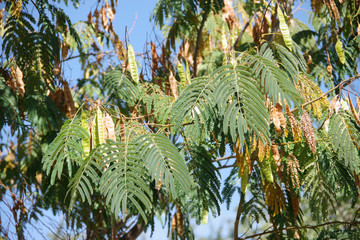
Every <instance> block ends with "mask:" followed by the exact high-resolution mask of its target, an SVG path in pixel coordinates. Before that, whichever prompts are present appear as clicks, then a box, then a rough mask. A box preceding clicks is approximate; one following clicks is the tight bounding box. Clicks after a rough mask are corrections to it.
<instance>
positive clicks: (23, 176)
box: [0, 0, 360, 239]
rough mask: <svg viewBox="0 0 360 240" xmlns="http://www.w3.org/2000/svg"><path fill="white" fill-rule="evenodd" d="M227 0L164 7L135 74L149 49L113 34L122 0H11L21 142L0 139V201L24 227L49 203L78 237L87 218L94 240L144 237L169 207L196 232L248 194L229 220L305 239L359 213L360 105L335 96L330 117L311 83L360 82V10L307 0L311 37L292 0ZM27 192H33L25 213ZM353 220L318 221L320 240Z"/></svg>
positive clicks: (9, 121) (179, 230)
mask: <svg viewBox="0 0 360 240" xmlns="http://www.w3.org/2000/svg"><path fill="white" fill-rule="evenodd" d="M72 2H73V4H75V5H78V4H79V2H78V1H77V0H73V1H72ZM230 2H232V1H223V0H212V1H207V0H185V1H180V0H176V1H170V0H159V1H158V2H157V5H156V7H155V9H154V12H153V15H152V19H153V20H154V22H155V23H156V24H158V26H159V27H160V28H161V29H162V30H163V31H164V34H165V37H166V38H167V39H166V42H164V43H162V44H157V45H162V46H163V47H162V48H161V50H162V52H161V55H160V54H159V55H157V54H158V52H159V50H160V49H156V51H155V52H154V51H153V48H152V49H151V57H152V58H151V59H150V58H147V57H146V58H144V64H143V63H142V65H143V66H145V67H147V66H151V67H150V68H151V69H145V70H144V69H143V70H144V71H143V70H142V72H141V74H140V76H139V72H138V69H137V62H140V61H139V59H137V56H139V55H136V56H135V53H134V50H133V48H132V46H131V45H129V44H125V43H122V42H121V41H120V40H119V37H118V36H117V34H116V32H115V30H114V28H113V26H114V25H113V24H114V22H112V19H113V14H114V13H115V6H116V4H115V2H114V1H105V0H104V1H100V2H99V4H98V6H99V8H100V7H101V9H97V8H98V7H96V10H94V11H91V12H90V14H89V16H88V21H87V22H84V21H80V22H78V23H75V24H72V22H71V21H70V18H69V17H68V16H67V15H66V14H65V12H64V11H63V10H61V9H60V8H58V7H56V6H55V5H53V4H50V3H49V2H48V1H46V0H40V1H36V4H35V3H34V2H32V1H11V2H10V1H6V6H5V12H4V15H3V17H2V19H0V33H3V35H2V48H3V54H2V55H1V56H0V59H1V60H4V61H3V62H2V65H1V68H0V70H1V71H0V73H1V76H0V130H1V131H3V130H4V129H5V130H6V129H7V126H11V129H10V130H9V131H10V132H11V133H9V135H15V138H14V139H16V140H17V142H16V143H13V142H12V141H10V142H9V143H8V142H6V143H3V142H1V143H0V144H1V145H0V146H1V149H0V153H1V154H4V156H3V155H0V157H1V159H0V170H1V172H2V174H1V179H0V180H1V183H2V184H5V186H7V188H4V189H2V190H1V194H2V195H1V198H2V199H3V196H5V194H6V193H10V195H11V197H12V199H13V202H14V204H15V205H14V207H12V206H10V208H9V209H10V211H12V213H13V214H12V215H13V216H14V218H17V217H18V216H19V218H18V219H16V220H19V221H14V222H16V223H19V225H18V226H17V227H16V231H17V234H18V236H22V232H21V231H23V229H24V228H25V227H24V226H25V223H26V221H27V220H29V221H30V220H31V219H32V218H34V219H37V218H38V217H39V216H40V215H41V213H42V212H41V209H49V208H51V209H52V210H53V211H54V212H56V213H58V211H61V212H63V213H64V214H65V216H66V221H67V224H68V225H67V227H69V228H71V229H72V230H75V232H76V233H78V232H80V229H81V231H83V227H84V226H85V227H86V237H87V238H89V239H92V238H104V239H110V238H114V239H115V238H116V239H130V238H132V239H134V238H136V237H137V236H138V234H140V233H141V232H142V231H143V229H144V228H145V229H146V228H147V227H149V226H151V227H153V226H154V217H155V216H162V214H163V213H165V216H166V217H165V222H163V226H165V225H167V226H168V227H169V236H171V237H172V238H174V239H175V238H182V239H193V238H195V236H193V233H192V226H191V224H190V223H191V219H192V218H194V219H195V220H196V222H197V223H201V222H203V223H206V222H207V217H208V215H209V214H210V213H211V214H212V215H213V216H218V215H220V209H221V204H222V203H226V204H227V206H228V207H229V206H230V203H231V202H232V201H233V200H234V199H233V197H234V196H239V195H240V198H241V201H240V204H239V206H238V207H239V213H241V216H237V217H238V218H239V219H238V220H240V221H235V223H237V222H241V223H243V224H246V225H247V226H250V227H251V226H253V223H254V222H256V223H258V224H262V221H265V222H267V223H270V222H271V225H272V227H271V228H272V229H268V230H267V231H269V232H271V231H273V232H271V234H270V235H268V238H269V239H272V238H275V237H278V238H281V239H282V238H284V239H285V238H296V237H295V236H296V235H299V236H298V237H299V238H306V237H308V236H307V235H308V233H309V232H310V231H307V230H306V229H307V226H305V225H304V224H306V225H307V224H308V220H307V218H309V217H310V216H311V217H312V220H314V221H316V222H319V223H323V222H324V221H328V220H331V219H332V217H333V216H332V214H334V213H335V212H336V210H338V207H339V206H341V207H344V208H348V210H350V211H351V210H354V208H355V204H356V203H357V201H358V198H359V186H360V183H359V147H360V135H359V130H360V126H359V122H360V121H359V119H358V118H359V117H358V113H357V111H358V109H351V112H350V111H348V110H346V106H345V105H346V104H345V105H344V106H343V107H342V109H341V110H338V109H337V107H338V106H337V105H336V106H335V108H336V111H335V112H336V113H333V110H334V106H333V105H334V102H332V103H331V104H329V102H328V100H327V99H326V97H323V98H321V99H320V98H318V97H319V96H321V94H322V93H321V91H320V88H318V89H317V90H318V91H317V90H316V91H315V90H314V88H316V87H317V86H316V85H315V84H313V83H311V81H315V82H317V83H321V82H324V83H325V85H326V86H327V87H333V86H335V85H336V84H339V83H340V81H343V80H344V79H345V78H347V76H355V78H356V77H358V76H357V75H355V74H357V68H358V66H357V64H358V56H359V46H360V37H359V36H357V35H356V32H357V31H358V28H359V24H358V23H359V21H360V16H359V14H358V13H359V9H360V5H359V4H358V3H357V2H356V1H348V0H345V1H341V4H340V3H338V2H336V1H335V2H336V4H332V5H331V6H330V4H325V3H323V1H312V8H313V12H312V13H311V15H310V18H311V21H312V24H313V28H311V29H314V30H309V29H310V28H309V27H308V26H306V25H305V24H303V23H301V22H300V21H299V20H296V19H291V18H293V16H292V15H290V14H289V9H291V7H292V6H291V5H292V3H290V2H289V3H286V4H285V3H284V1H280V2H274V1H271V2H269V3H265V2H261V3H258V2H256V1H252V0H248V1H234V4H235V5H234V8H232V6H230V5H226V6H224V4H225V3H230ZM330 2H331V1H330ZM332 2H334V1H332ZM65 4H66V5H67V4H68V2H67V1H65ZM224 7H225V8H224ZM283 7H284V10H285V11H284V13H283V11H282V8H283ZM30 9H32V10H31V11H32V12H31V13H30V12H29V11H30ZM33 12H34V13H35V14H33ZM286 12H287V13H286ZM239 13H241V14H239ZM285 13H286V14H287V15H288V16H284V14H285ZM254 14H255V15H256V16H255V19H256V21H255V23H254V21H251V19H252V18H253V17H252V16H253V15H254ZM270 15H271V19H270V18H268V16H270ZM277 18H278V19H279V22H278V21H277V20H276V19H277ZM247 21H249V23H248V25H245V24H240V23H246V22H247ZM100 22H101V23H100ZM277 22H278V23H279V29H278V26H277V25H278V23H277ZM99 24H101V25H102V26H101V27H100V28H99ZM242 25H244V26H246V27H245V28H244V29H243V32H240V31H241V27H240V26H242ZM279 30H280V32H281V34H282V39H281V38H278V37H277V36H276V35H279V34H278V33H279ZM251 31H252V34H249V33H248V32H251ZM270 31H271V32H270ZM269 36H276V37H274V39H273V40H271V41H268V40H269V39H270V37H269ZM237 37H238V38H239V39H238V41H236V43H237V44H235V45H236V46H234V41H235V39H236V38H237ZM255 38H258V39H255ZM293 40H294V41H293ZM110 43H111V44H112V46H111V45H110ZM125 46H128V49H125ZM152 46H154V45H152ZM112 47H114V51H111V49H110V48H112ZM107 48H109V49H107ZM178 48H179V51H178V52H177V49H178ZM105 50H106V51H105ZM108 50H110V51H108ZM239 50H241V51H239ZM67 51H70V52H71V53H70V54H67ZM126 52H127V54H126ZM74 53H76V54H78V55H76V54H74ZM113 53H115V54H116V55H112V54H113ZM104 56H105V57H106V59H105V57H104ZM144 56H145V55H144ZM146 56H147V55H146ZM77 57H79V58H78V59H79V63H81V69H82V70H83V73H84V79H80V80H78V81H76V82H72V84H74V85H72V84H71V88H72V90H71V91H70V90H69V88H68V86H67V82H70V81H69V80H66V74H65V72H66V68H65V66H66V64H67V63H68V61H70V60H74V59H77ZM305 59H306V61H305ZM108 60H109V61H108ZM119 61H120V64H119ZM147 61H151V64H149V63H148V62H147ZM195 61H196V62H195ZM114 63H116V65H118V64H119V65H118V67H116V65H115V64H114ZM174 63H177V66H176V64H174ZM14 70H16V71H18V72H19V74H20V73H21V74H20V75H21V77H20V76H18V75H16V74H14ZM170 71H171V72H172V73H173V75H174V76H175V78H176V79H174V78H171V79H169V75H170V74H169V73H170ZM149 72H151V74H148V73H149ZM191 73H192V74H193V76H200V77H198V78H194V79H191V77H190V74H191ZM150 75H151V77H149V76H150ZM351 81H352V80H351ZM349 83H350V81H349V82H342V83H341V85H338V86H337V87H336V88H334V89H335V91H333V92H332V93H331V94H333V95H334V94H335V93H336V94H338V93H341V92H342V91H344V90H350V89H347V88H348V86H349V85H347V84H349ZM178 85H179V86H178ZM65 86H66V89H65ZM352 87H353V86H352ZM300 89H301V90H300ZM308 90H310V91H311V94H309V93H308V92H307V91H308ZM69 92H73V93H74V92H75V96H74V99H72V98H73V96H72V95H71V93H70V94H69ZM353 92H356V89H355V90H354V89H352V90H351V91H350V94H353ZM340 95H341V94H340ZM340 95H339V96H340ZM353 95H354V94H353ZM350 98H353V99H354V98H355V96H350ZM73 100H75V104H73ZM354 102H355V101H354ZM304 103H305V104H304ZM336 104H338V102H337V103H336ZM343 104H344V103H343ZM329 105H330V107H329ZM357 107H358V106H357ZM70 108H71V111H72V112H76V111H75V110H76V109H75V108H78V110H77V113H76V114H75V116H73V115H74V114H73V113H72V114H69V109H70ZM329 108H330V112H331V114H330V116H329V115H328V109H329ZM305 110H306V111H305ZM305 112H309V116H307V115H306V114H303V113H305ZM64 113H65V114H64ZM65 115H66V116H68V117H71V119H68V120H66V121H65V122H64V118H65ZM319 116H320V117H319ZM327 118H329V119H327ZM325 120H328V121H325ZM63 122H64V123H63ZM328 122H329V131H327V127H328V126H327V123H328ZM61 125H62V127H61ZM60 127H61V128H60ZM20 129H21V131H14V130H20ZM2 137H3V136H2ZM310 148H311V150H310ZM41 149H42V150H43V152H41ZM224 156H225V157H224ZM219 157H220V158H219ZM225 160H226V161H225ZM40 162H42V170H43V172H44V173H46V174H42V172H41V169H40V168H41V164H40ZM229 168H230V174H229V176H228V177H227V178H226V179H224V181H222V179H223V178H224V173H225V171H223V170H222V169H229ZM24 182H25V183H24ZM222 183H223V186H222ZM24 186H25V187H24ZM32 192H35V193H34V194H33V195H32ZM12 193H15V194H14V195H12ZM245 194H247V195H245ZM13 196H14V197H13ZM23 196H33V199H31V200H32V202H34V203H35V204H34V207H29V208H27V209H26V211H29V213H27V212H26V211H24V210H23V209H22V208H21V201H23V200H24V198H23ZM5 197H6V196H5ZM21 198H22V199H21ZM14 199H15V200H14ZM344 203H346V204H348V205H346V206H345V205H344ZM350 203H351V206H350ZM19 206H20V207H19ZM174 208H176V213H175V215H174ZM308 209H309V210H310V214H309V213H308V212H307V210H308ZM340 209H341V208H340ZM240 210H241V212H240ZM353 212H354V211H353ZM178 217H179V218H178ZM351 217H352V219H354V220H349V221H346V223H349V224H345V225H344V227H342V225H341V224H338V225H336V226H335V224H332V223H331V224H332V226H333V227H328V226H326V227H323V226H322V225H319V226H314V227H311V228H314V229H319V231H317V232H318V233H319V234H318V235H317V236H315V237H314V238H318V239H325V238H329V239H336V238H339V239H341V238H353V239H356V238H358V231H357V230H355V229H356V228H358V225H359V224H358V222H357V213H356V214H355V216H351ZM24 219H25V220H24ZM160 219H162V220H163V218H162V217H160ZM309 222H310V221H309ZM344 222H345V221H344ZM338 223H341V222H340V221H339V222H338ZM325 225H327V223H325ZM297 227H300V229H301V230H299V229H296V228H297ZM284 228H288V229H287V231H286V232H285V231H282V230H280V231H279V232H278V233H275V232H276V231H275V230H276V229H284ZM289 228H290V229H289ZM2 229H3V228H2V227H1V231H0V238H1V237H4V238H6V232H3V231H2ZM237 230H239V229H236V231H235V233H238V231H237ZM253 230H255V229H253ZM170 232H171V233H170ZM276 235H277V236H276ZM235 237H238V236H235ZM19 238H20V239H21V237H19Z"/></svg>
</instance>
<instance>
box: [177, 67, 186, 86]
mask: <svg viewBox="0 0 360 240" xmlns="http://www.w3.org/2000/svg"><path fill="white" fill-rule="evenodd" d="M177 68H178V72H179V77H180V84H181V85H182V86H186V85H187V79H186V75H185V71H184V66H183V64H182V63H181V62H180V61H179V63H178V65H177Z"/></svg>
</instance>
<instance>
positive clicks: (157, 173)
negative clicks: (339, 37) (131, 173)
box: [137, 134, 192, 198]
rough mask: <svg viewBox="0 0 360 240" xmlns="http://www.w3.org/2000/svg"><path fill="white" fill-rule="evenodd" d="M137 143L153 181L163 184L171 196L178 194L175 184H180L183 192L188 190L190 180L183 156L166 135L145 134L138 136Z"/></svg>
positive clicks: (174, 196)
mask: <svg viewBox="0 0 360 240" xmlns="http://www.w3.org/2000/svg"><path fill="white" fill-rule="evenodd" d="M137 144H138V151H139V152H140V155H141V156H143V157H144V158H145V163H146V166H147V167H148V169H149V171H150V175H151V178H153V179H155V182H159V184H160V185H163V186H164V187H165V189H166V190H167V191H168V192H169V193H171V195H172V197H173V198H176V197H177V196H178V191H177V190H176V189H175V187H176V186H181V190H182V191H183V192H187V191H189V189H190V186H191V182H192V181H191V178H190V174H189V170H188V168H187V166H186V163H185V161H184V159H183V157H182V156H181V155H180V154H179V152H178V150H177V148H176V147H175V146H174V145H173V144H172V143H171V141H170V140H169V139H168V138H167V137H165V136H164V135H160V134H147V135H144V136H140V137H139V138H138V140H137Z"/></svg>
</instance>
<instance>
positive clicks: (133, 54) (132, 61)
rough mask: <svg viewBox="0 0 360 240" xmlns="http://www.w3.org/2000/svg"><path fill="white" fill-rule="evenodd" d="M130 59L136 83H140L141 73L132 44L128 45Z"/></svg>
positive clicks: (132, 75)
mask: <svg viewBox="0 0 360 240" xmlns="http://www.w3.org/2000/svg"><path fill="white" fill-rule="evenodd" d="M128 59H129V64H130V74H131V77H132V79H133V80H134V82H135V83H136V84H139V74H138V69H137V65H136V58H135V52H134V49H133V47H132V46H131V44H129V46H128Z"/></svg>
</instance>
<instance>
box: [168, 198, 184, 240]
mask: <svg viewBox="0 0 360 240" xmlns="http://www.w3.org/2000/svg"><path fill="white" fill-rule="evenodd" d="M175 229H176V232H177V234H179V236H180V238H183V236H184V226H183V215H182V212H181V207H180V206H179V205H177V206H176V213H175V214H174V216H173V218H172V220H171V234H172V233H173V232H174V230H175Z"/></svg>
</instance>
